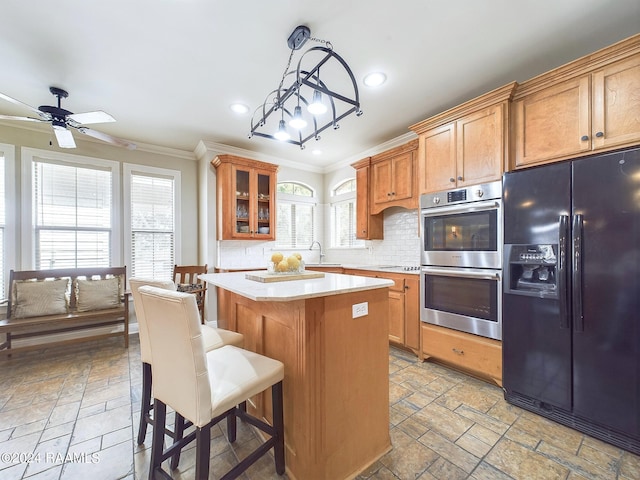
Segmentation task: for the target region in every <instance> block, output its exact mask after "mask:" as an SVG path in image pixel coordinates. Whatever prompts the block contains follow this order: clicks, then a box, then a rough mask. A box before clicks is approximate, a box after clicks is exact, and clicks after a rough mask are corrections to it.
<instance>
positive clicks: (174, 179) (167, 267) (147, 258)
mask: <svg viewBox="0 0 640 480" xmlns="http://www.w3.org/2000/svg"><path fill="white" fill-rule="evenodd" d="M124 172H125V179H126V180H125V209H126V211H125V219H130V221H129V222H127V221H126V220H125V223H127V231H125V238H126V239H127V242H126V247H125V248H126V253H125V254H126V258H127V262H128V264H129V265H130V266H131V267H130V269H131V276H136V277H144V278H159V279H166V280H170V279H172V276H173V266H174V265H175V264H176V263H179V262H177V261H176V252H177V251H179V248H178V245H177V244H178V237H179V236H178V235H177V232H179V231H180V228H179V215H177V214H176V212H179V211H180V209H179V198H180V172H179V171H176V170H165V169H160V168H151V167H142V166H139V165H125V166H124Z"/></svg>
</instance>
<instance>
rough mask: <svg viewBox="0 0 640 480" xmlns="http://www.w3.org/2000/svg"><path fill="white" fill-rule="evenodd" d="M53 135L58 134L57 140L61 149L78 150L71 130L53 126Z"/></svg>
mask: <svg viewBox="0 0 640 480" xmlns="http://www.w3.org/2000/svg"><path fill="white" fill-rule="evenodd" d="M53 133H55V134H56V140H57V141H58V146H60V148H76V142H75V141H74V140H73V135H72V134H71V132H70V131H69V130H67V129H66V128H65V127H63V126H60V125H53Z"/></svg>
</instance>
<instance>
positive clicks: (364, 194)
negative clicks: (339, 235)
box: [356, 166, 383, 240]
mask: <svg viewBox="0 0 640 480" xmlns="http://www.w3.org/2000/svg"><path fill="white" fill-rule="evenodd" d="M369 169H370V167H369V166H363V167H360V168H357V169H356V238H359V239H362V240H372V239H381V238H382V232H383V218H382V214H378V215H371V213H370V210H369Z"/></svg>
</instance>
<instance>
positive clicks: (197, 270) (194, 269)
mask: <svg viewBox="0 0 640 480" xmlns="http://www.w3.org/2000/svg"><path fill="white" fill-rule="evenodd" d="M203 273H207V264H204V265H174V266H173V283H175V284H176V285H177V286H178V291H179V292H188V293H192V294H193V295H195V296H196V303H197V305H198V311H199V312H200V321H201V322H202V323H203V324H204V301H205V295H206V294H207V282H204V281H202V280H200V279H199V278H198V275H201V274H203Z"/></svg>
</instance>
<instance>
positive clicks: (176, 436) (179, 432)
mask: <svg viewBox="0 0 640 480" xmlns="http://www.w3.org/2000/svg"><path fill="white" fill-rule="evenodd" d="M183 434H184V417H183V416H182V415H180V414H179V413H178V412H176V421H175V428H174V429H173V441H174V442H177V441H178V440H180V439H181V438H182V436H183ZM181 451H182V449H180V450H178V453H176V454H175V455H173V456H172V457H171V463H170V464H169V466H170V467H171V470H175V469H176V468H178V463H180V452H181Z"/></svg>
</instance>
